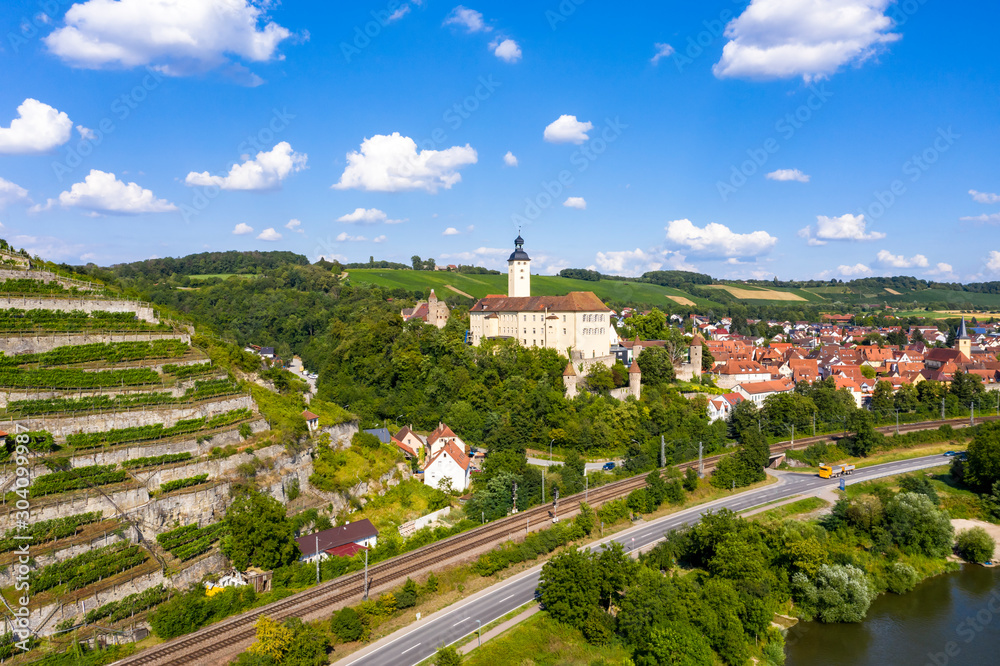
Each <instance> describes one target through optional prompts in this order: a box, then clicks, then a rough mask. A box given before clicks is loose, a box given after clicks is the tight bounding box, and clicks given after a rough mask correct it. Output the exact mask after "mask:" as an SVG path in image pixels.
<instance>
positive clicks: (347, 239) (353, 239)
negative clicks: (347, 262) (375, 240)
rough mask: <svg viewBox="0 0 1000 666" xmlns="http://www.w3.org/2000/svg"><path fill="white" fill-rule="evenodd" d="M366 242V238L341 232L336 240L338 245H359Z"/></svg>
mask: <svg viewBox="0 0 1000 666" xmlns="http://www.w3.org/2000/svg"><path fill="white" fill-rule="evenodd" d="M366 240H368V239H367V238H365V237H364V236H352V235H350V234H349V233H347V232H346V231H343V232H341V233H340V234H339V235H338V236H337V238H336V241H337V242H338V243H359V242H361V241H366Z"/></svg>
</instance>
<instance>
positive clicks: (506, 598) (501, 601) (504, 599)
mask: <svg viewBox="0 0 1000 666" xmlns="http://www.w3.org/2000/svg"><path fill="white" fill-rule="evenodd" d="M513 596H514V595H513V594H512V595H510V596H509V597H504V598H503V599H501V600H500V601H499V602H497V603H501V604H502V603H503V602H505V601H507V600H508V599H510V598H511V597H513Z"/></svg>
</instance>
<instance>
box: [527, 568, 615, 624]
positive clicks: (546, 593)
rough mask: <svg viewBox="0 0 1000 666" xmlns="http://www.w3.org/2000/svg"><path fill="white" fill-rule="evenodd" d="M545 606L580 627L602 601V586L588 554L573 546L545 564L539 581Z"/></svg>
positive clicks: (559, 616) (549, 610) (552, 612)
mask: <svg viewBox="0 0 1000 666" xmlns="http://www.w3.org/2000/svg"><path fill="white" fill-rule="evenodd" d="M538 592H539V596H540V598H541V602H542V605H543V606H545V610H546V611H548V613H549V615H551V616H552V617H553V618H554V619H555V620H557V621H559V622H564V623H566V624H569V625H571V626H574V627H577V628H581V627H582V626H583V623H584V621H585V620H586V619H587V617H588V615H589V614H590V609H591V608H596V607H597V605H598V604H599V603H600V595H601V586H600V584H599V582H598V580H597V577H596V572H595V567H594V562H593V560H592V559H591V556H590V555H589V554H588V553H584V552H581V551H579V550H577V549H576V548H570V549H569V550H566V551H564V552H562V553H560V554H558V555H556V556H555V557H553V558H552V559H551V560H549V561H548V562H546V563H545V565H544V566H543V567H542V573H541V577H540V579H539V582H538Z"/></svg>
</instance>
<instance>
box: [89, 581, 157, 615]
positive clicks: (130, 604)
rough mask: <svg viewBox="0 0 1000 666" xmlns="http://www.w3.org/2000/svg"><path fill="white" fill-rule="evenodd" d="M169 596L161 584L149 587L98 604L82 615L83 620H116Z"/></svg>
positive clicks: (155, 604) (147, 607) (154, 604)
mask: <svg viewBox="0 0 1000 666" xmlns="http://www.w3.org/2000/svg"><path fill="white" fill-rule="evenodd" d="M169 596H170V593H169V592H167V590H166V589H164V587H163V585H157V586H156V587H150V588H148V589H146V590H143V591H142V592H139V593H138V594H130V595H128V596H127V597H125V598H124V599H122V600H121V601H112V602H110V603H106V604H104V605H103V606H98V607H97V608H95V609H94V610H92V611H88V612H87V614H86V615H84V616H83V621H84V622H86V623H87V624H91V623H93V622H97V621H98V620H103V619H104V618H107V619H108V621H109V622H112V623H114V622H118V621H119V620H124V619H125V618H127V617H132V616H133V615H135V614H136V613H141V612H142V611H144V610H147V609H149V608H152V607H153V606H158V605H160V604H162V603H163V602H164V601H166V600H167V598H168V597H169Z"/></svg>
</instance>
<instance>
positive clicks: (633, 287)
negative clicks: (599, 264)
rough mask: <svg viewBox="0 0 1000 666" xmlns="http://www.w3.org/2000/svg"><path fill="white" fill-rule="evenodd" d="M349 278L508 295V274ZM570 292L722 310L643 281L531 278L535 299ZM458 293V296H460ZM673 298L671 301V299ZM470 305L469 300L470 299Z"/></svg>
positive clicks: (352, 273) (366, 272)
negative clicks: (584, 292) (691, 304)
mask: <svg viewBox="0 0 1000 666" xmlns="http://www.w3.org/2000/svg"><path fill="white" fill-rule="evenodd" d="M348 278H349V279H350V280H352V281H355V282H359V283H368V284H374V285H377V286H380V287H386V288H389V289H405V290H407V291H426V290H428V289H434V290H435V292H436V293H437V295H438V296H439V297H441V298H444V297H446V296H450V297H459V298H465V297H464V296H463V295H462V294H463V293H464V294H468V295H469V296H471V297H472V298H473V299H480V298H483V297H485V296H487V295H489V294H506V293H507V275H506V274H504V275H472V274H464V273H450V272H447V271H433V272H432V271H401V270H386V269H377V268H376V269H367V268H365V269H358V268H355V269H351V270H349V271H348ZM571 291H592V292H594V293H595V294H597V297H598V298H600V299H601V300H603V301H605V302H609V303H633V304H642V305H648V306H658V307H660V308H663V309H666V308H677V307H678V306H681V307H682V306H684V305H689V303H687V302H686V301H690V302H691V303H694V304H695V305H698V306H701V307H707V308H723V307H724V306H723V305H722V304H721V303H719V302H717V301H713V300H709V299H706V298H698V297H696V296H692V295H691V294H688V293H686V292H683V291H681V290H679V289H674V288H671V287H661V286H659V285H656V284H649V283H645V282H625V281H622V280H601V281H599V282H594V281H590V280H575V279H571V278H564V277H560V276H557V275H532V276H531V293H532V294H534V295H535V296H562V295H565V294H568V293H569V292H571ZM460 292H461V293H460ZM671 297H673V298H671ZM470 302H471V299H470Z"/></svg>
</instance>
